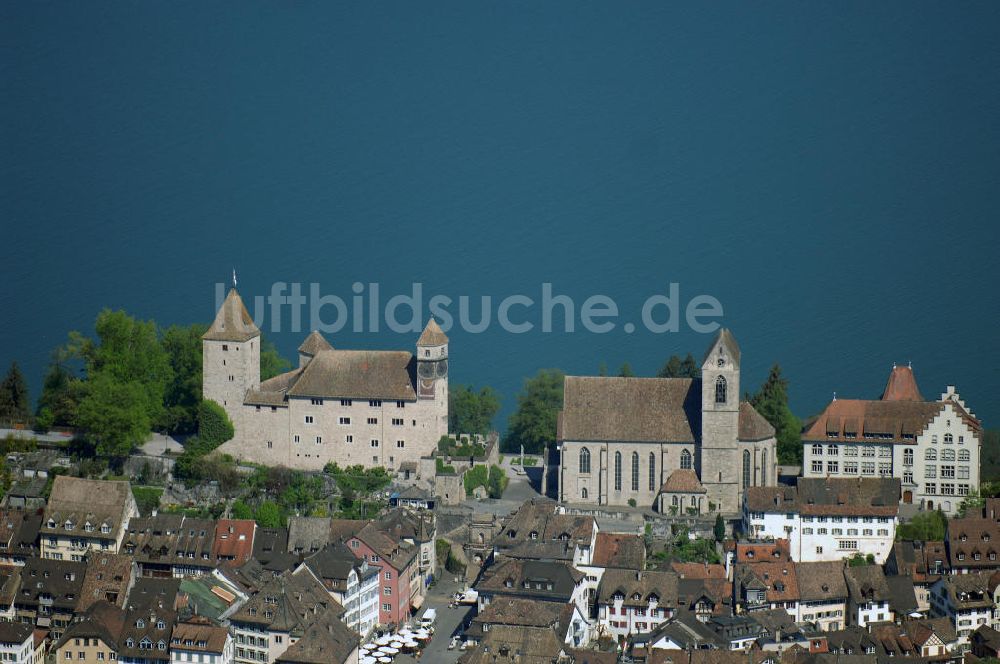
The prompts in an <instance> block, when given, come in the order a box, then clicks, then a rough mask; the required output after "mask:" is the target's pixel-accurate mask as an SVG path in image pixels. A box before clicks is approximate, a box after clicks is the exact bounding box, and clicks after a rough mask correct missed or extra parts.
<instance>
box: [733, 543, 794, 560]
mask: <svg viewBox="0 0 1000 664" xmlns="http://www.w3.org/2000/svg"><path fill="white" fill-rule="evenodd" d="M791 559H792V553H791V543H790V542H789V541H788V540H786V539H777V540H774V541H773V542H737V543H736V561H735V562H738V563H759V562H768V561H770V562H779V561H790V560H791Z"/></svg>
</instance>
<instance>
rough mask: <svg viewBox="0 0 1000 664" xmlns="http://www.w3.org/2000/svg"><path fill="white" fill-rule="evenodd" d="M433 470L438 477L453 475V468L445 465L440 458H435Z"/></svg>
mask: <svg viewBox="0 0 1000 664" xmlns="http://www.w3.org/2000/svg"><path fill="white" fill-rule="evenodd" d="M434 466H435V470H436V471H437V474H438V475H454V474H455V466H448V465H445V463H444V460H443V459H442V458H441V457H436V458H435V459H434Z"/></svg>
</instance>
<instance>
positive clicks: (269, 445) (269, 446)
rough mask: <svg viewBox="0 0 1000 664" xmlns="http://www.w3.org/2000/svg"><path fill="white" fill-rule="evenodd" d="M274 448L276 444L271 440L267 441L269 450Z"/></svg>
mask: <svg viewBox="0 0 1000 664" xmlns="http://www.w3.org/2000/svg"><path fill="white" fill-rule="evenodd" d="M272 447H274V444H273V443H272V442H271V441H270V440H269V441H267V449H271V448H272Z"/></svg>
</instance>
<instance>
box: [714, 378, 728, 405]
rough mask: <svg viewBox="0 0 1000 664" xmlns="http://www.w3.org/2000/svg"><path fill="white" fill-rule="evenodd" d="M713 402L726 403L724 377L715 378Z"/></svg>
mask: <svg viewBox="0 0 1000 664" xmlns="http://www.w3.org/2000/svg"><path fill="white" fill-rule="evenodd" d="M715 403H726V377H725V376H719V377H718V378H716V379H715Z"/></svg>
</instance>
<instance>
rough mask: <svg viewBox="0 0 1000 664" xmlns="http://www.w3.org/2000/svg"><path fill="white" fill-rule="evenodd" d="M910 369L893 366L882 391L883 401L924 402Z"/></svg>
mask: <svg viewBox="0 0 1000 664" xmlns="http://www.w3.org/2000/svg"><path fill="white" fill-rule="evenodd" d="M923 400H924V398H923V397H922V396H920V390H919V389H918V388H917V380H916V378H914V376H913V369H911V368H910V367H908V366H907V367H897V366H893V368H892V371H891V372H890V373H889V380H888V381H886V384H885V390H883V391H882V401H923Z"/></svg>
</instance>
